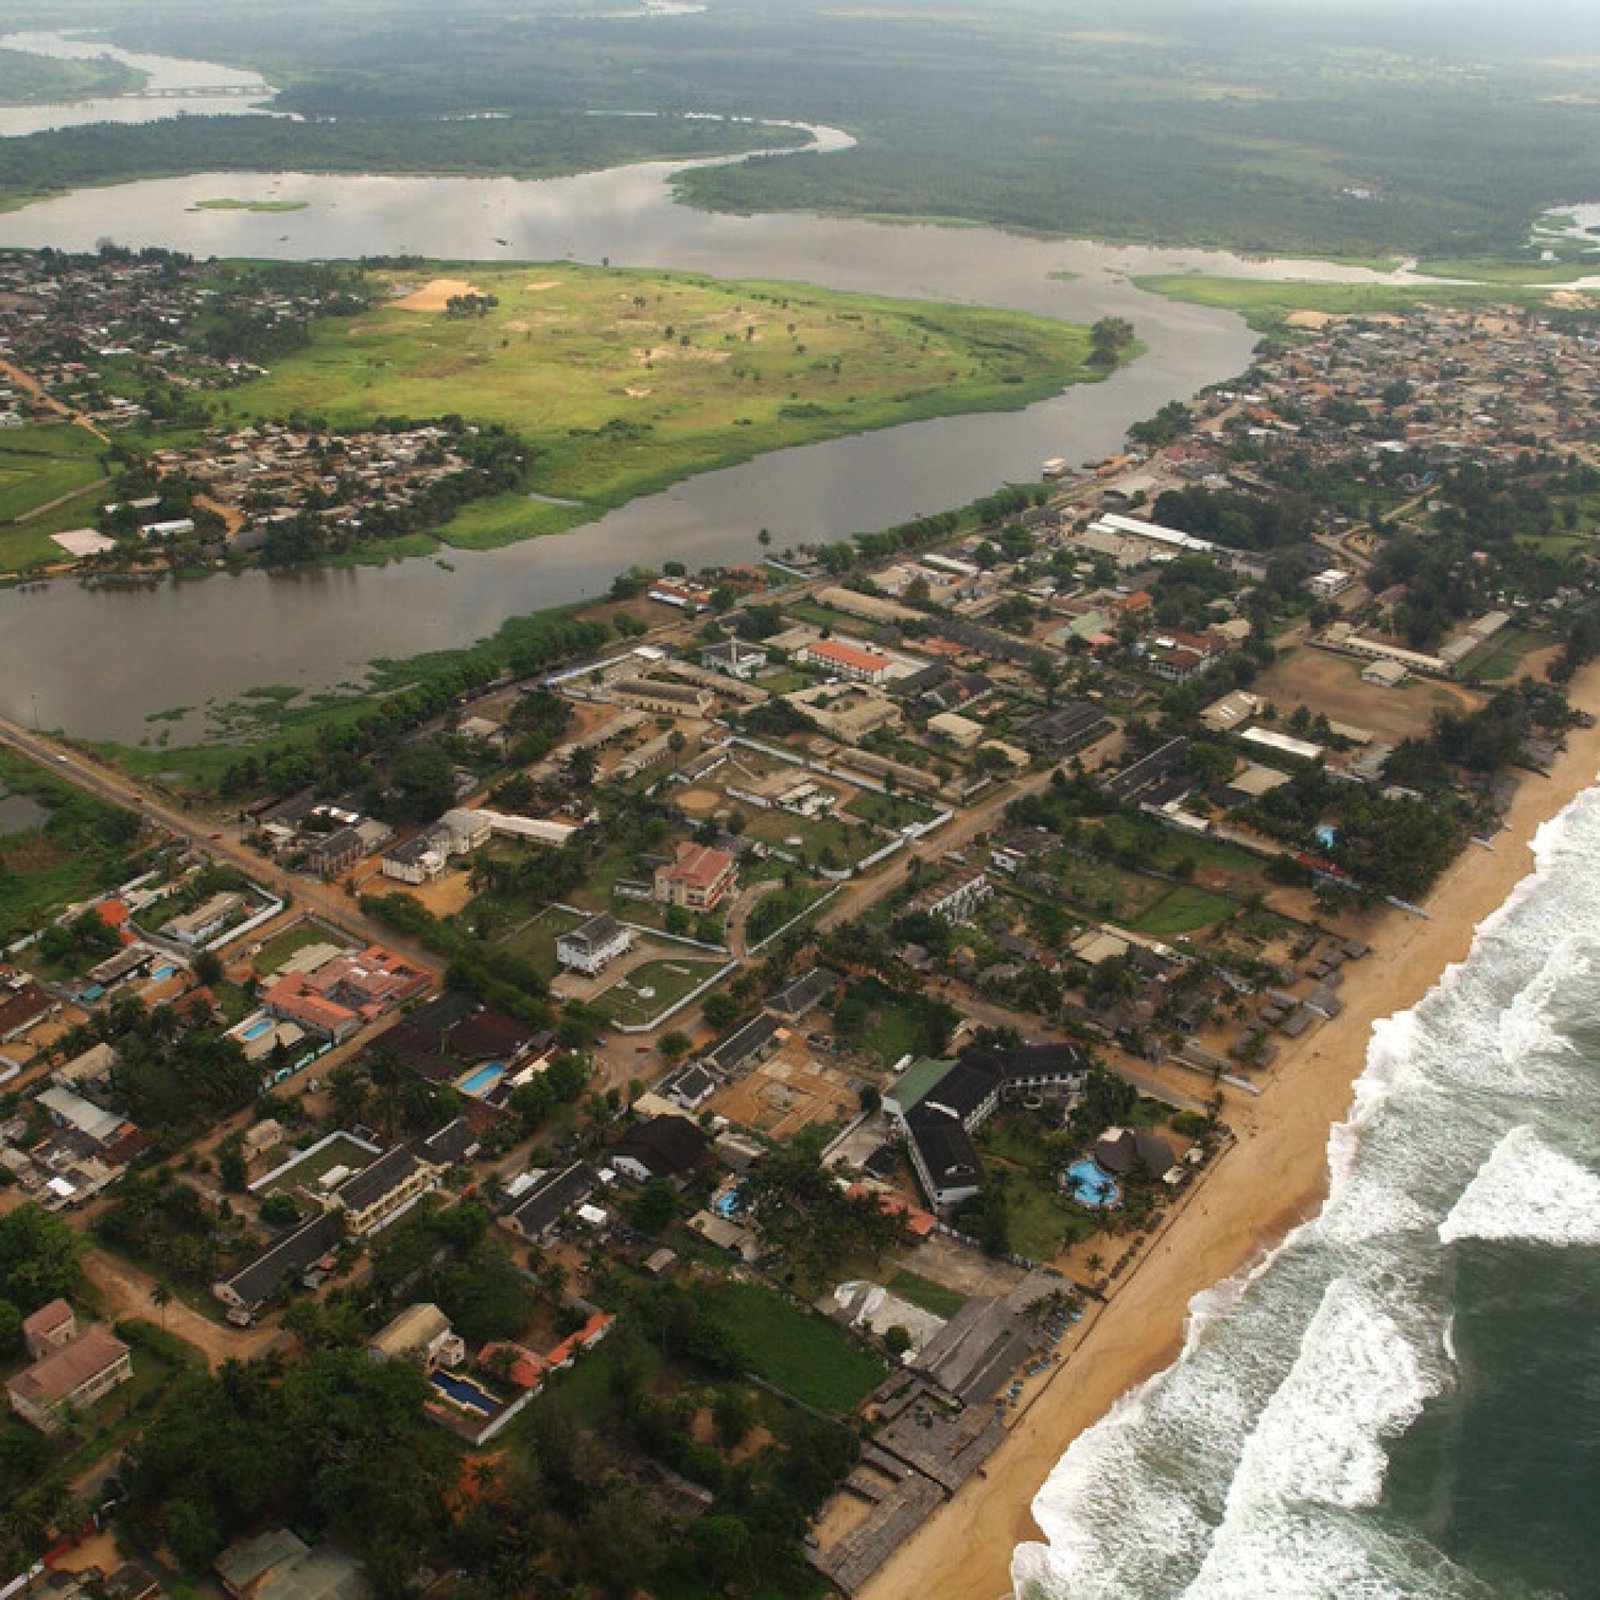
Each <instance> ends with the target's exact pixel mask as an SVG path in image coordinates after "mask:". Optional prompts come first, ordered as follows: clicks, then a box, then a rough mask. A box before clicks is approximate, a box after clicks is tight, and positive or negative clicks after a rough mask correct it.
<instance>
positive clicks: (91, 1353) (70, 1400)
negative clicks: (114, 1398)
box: [6, 1327, 133, 1433]
mask: <svg viewBox="0 0 1600 1600" xmlns="http://www.w3.org/2000/svg"><path fill="white" fill-rule="evenodd" d="M132 1376H133V1360H132V1357H131V1356H130V1355H129V1352H128V1347H127V1345H125V1344H124V1343H123V1342H122V1341H121V1340H120V1339H118V1338H115V1337H113V1336H112V1335H111V1334H109V1333H107V1332H106V1330H105V1329H104V1328H99V1327H94V1328H87V1329H85V1330H84V1332H83V1333H81V1334H79V1335H78V1337H77V1338H75V1339H70V1340H68V1341H67V1342H66V1343H65V1344H62V1345H60V1346H59V1347H57V1348H53V1349H51V1350H49V1351H48V1352H47V1353H46V1354H44V1355H42V1356H40V1357H39V1359H38V1360H37V1361H35V1362H34V1364H33V1365H32V1366H31V1367H28V1368H27V1369H26V1370H24V1371H22V1372H19V1373H18V1374H17V1375H16V1377H14V1378H13V1379H12V1380H11V1381H10V1382H9V1383H8V1384H7V1385H6V1393H7V1395H8V1396H9V1397H10V1400H11V1409H12V1410H13V1411H14V1412H16V1414H17V1415H18V1416H19V1417H21V1418H22V1420H23V1421H24V1422H26V1423H29V1424H31V1425H32V1426H33V1427H35V1428H37V1429H39V1431H40V1432H41V1433H54V1432H55V1431H56V1429H57V1428H59V1427H60V1426H61V1424H62V1422H63V1421H64V1420H65V1417H66V1414H67V1413H68V1412H72V1411H81V1410H83V1409H84V1408H85V1407H87V1406H91V1405H93V1404H94V1403H95V1401H96V1400H99V1399H100V1398H102V1397H103V1396H104V1395H107V1394H110V1392H111V1391H112V1390H113V1389H115V1388H116V1387H117V1386H118V1384H123V1383H126V1382H127V1381H128V1379H130V1378H131V1377H132Z"/></svg>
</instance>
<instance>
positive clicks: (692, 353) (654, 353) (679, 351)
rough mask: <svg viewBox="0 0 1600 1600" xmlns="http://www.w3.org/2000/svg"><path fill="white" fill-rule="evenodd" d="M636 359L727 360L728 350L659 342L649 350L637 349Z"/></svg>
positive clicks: (635, 352) (634, 356) (634, 353)
mask: <svg viewBox="0 0 1600 1600" xmlns="http://www.w3.org/2000/svg"><path fill="white" fill-rule="evenodd" d="M633 359H634V360H635V361H713V362H715V361H726V360H727V359H728V352H727V351H726V350H699V349H696V348H695V346H694V345H692V344H691V345H681V344H658V345H656V346H654V347H653V348H652V349H649V350H635V351H634V352H633Z"/></svg>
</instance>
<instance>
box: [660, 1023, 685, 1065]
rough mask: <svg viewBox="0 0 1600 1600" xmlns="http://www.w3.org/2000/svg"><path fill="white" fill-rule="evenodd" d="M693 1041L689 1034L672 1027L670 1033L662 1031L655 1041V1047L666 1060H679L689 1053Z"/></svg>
mask: <svg viewBox="0 0 1600 1600" xmlns="http://www.w3.org/2000/svg"><path fill="white" fill-rule="evenodd" d="M692 1043H693V1041H692V1040H691V1039H690V1038H689V1035H688V1034H686V1033H683V1032H680V1031H679V1030H678V1029H677V1028H674V1029H673V1030H672V1032H670V1033H664V1034H662V1036H661V1037H660V1038H659V1039H658V1040H657V1041H656V1049H657V1050H658V1051H660V1053H661V1056H662V1058H663V1059H664V1060H667V1061H681V1060H682V1059H683V1057H684V1056H686V1055H687V1054H688V1053H689V1049H690V1046H691V1045H692Z"/></svg>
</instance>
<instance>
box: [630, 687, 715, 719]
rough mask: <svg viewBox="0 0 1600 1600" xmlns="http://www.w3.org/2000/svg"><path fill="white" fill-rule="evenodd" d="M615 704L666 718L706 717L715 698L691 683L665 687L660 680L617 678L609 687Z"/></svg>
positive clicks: (708, 691) (706, 690) (707, 691)
mask: <svg viewBox="0 0 1600 1600" xmlns="http://www.w3.org/2000/svg"><path fill="white" fill-rule="evenodd" d="M606 688H607V691H608V692H609V693H610V695H611V698H612V699H613V700H617V701H620V702H621V703H622V704H623V705H625V706H636V707H637V708H638V709H639V710H640V711H650V712H653V713H654V714H655V715H657V716H665V717H703V716H705V715H706V713H707V712H708V711H710V709H711V707H712V704H713V703H714V701H715V699H716V696H715V695H713V694H712V693H711V691H710V690H709V689H702V688H699V687H697V686H696V685H695V684H692V683H663V682H661V681H660V680H659V679H657V678H617V679H615V680H613V681H612V682H611V683H609V684H607V685H606Z"/></svg>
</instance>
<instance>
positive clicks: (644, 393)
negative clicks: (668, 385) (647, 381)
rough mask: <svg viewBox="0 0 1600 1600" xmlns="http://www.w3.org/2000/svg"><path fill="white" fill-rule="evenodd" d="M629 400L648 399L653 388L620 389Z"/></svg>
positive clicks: (653, 391) (652, 392)
mask: <svg viewBox="0 0 1600 1600" xmlns="http://www.w3.org/2000/svg"><path fill="white" fill-rule="evenodd" d="M622 392H623V393H624V394H625V395H627V397H628V398H629V399H630V400H648V399H649V398H650V396H651V395H653V394H654V393H655V390H654V389H624V390H623V391H622Z"/></svg>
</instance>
